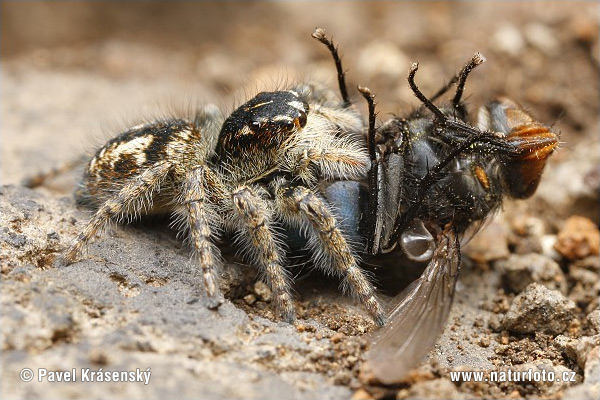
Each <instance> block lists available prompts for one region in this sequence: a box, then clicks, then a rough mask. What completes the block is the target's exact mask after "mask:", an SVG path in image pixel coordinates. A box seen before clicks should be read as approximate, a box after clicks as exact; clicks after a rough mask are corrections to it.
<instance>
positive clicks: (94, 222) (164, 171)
mask: <svg viewBox="0 0 600 400" xmlns="http://www.w3.org/2000/svg"><path fill="white" fill-rule="evenodd" d="M172 167H173V166H172V165H171V164H170V163H166V162H161V163H156V164H154V165H153V166H151V167H150V168H148V169H146V170H145V171H144V172H142V173H141V174H139V175H137V176H134V177H133V178H131V179H130V180H129V182H127V183H126V184H125V185H124V186H123V187H122V188H121V190H119V192H118V193H117V194H116V195H115V196H114V197H112V198H110V199H108V200H107V201H106V202H104V204H102V206H100V208H99V209H98V211H96V214H94V216H93V217H92V219H91V220H90V222H88V224H87V225H86V226H85V228H84V229H83V231H82V232H81V233H80V234H79V236H77V238H75V240H74V241H73V242H72V243H71V245H70V246H69V248H68V249H67V251H66V252H65V253H64V254H63V255H61V257H60V258H59V259H58V264H59V265H68V264H72V263H74V262H75V261H77V259H78V258H79V256H80V254H81V252H82V251H83V250H84V248H85V246H86V245H87V243H88V242H89V241H90V240H91V239H92V238H93V237H94V235H95V234H96V233H97V232H98V231H99V230H101V229H102V228H104V226H106V224H107V223H108V222H109V221H110V220H111V219H113V218H115V217H117V216H119V215H124V214H128V213H134V214H135V213H136V212H137V209H138V208H140V207H142V206H143V205H144V204H143V202H144V199H146V198H148V199H151V195H152V193H154V192H155V191H157V190H158V189H159V188H160V185H161V183H162V182H163V180H164V179H165V177H166V176H167V175H168V174H169V172H170V171H171V170H172ZM149 208H150V207H149Z"/></svg>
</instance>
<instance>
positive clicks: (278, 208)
mask: <svg viewBox="0 0 600 400" xmlns="http://www.w3.org/2000/svg"><path fill="white" fill-rule="evenodd" d="M313 37H314V38H316V39H317V40H319V41H321V42H322V43H323V44H325V45H326V46H327V47H328V48H329V50H330V52H331V54H332V56H333V58H334V61H335V63H336V66H337V71H338V79H339V83H340V89H341V95H342V100H341V101H339V100H337V101H336V102H331V101H329V100H327V99H328V98H331V95H330V94H329V93H323V92H320V91H312V92H310V91H308V90H307V87H308V86H307V85H298V86H297V87H292V88H290V89H289V90H280V91H274V92H262V93H259V94H258V95H256V96H255V97H254V98H252V99H251V100H249V101H248V102H246V103H245V104H243V105H242V106H240V107H239V108H238V109H236V110H235V111H234V112H233V113H232V114H231V115H229V116H228V117H227V118H226V119H225V120H224V121H223V122H222V124H221V123H220V120H221V119H222V118H221V116H220V114H219V112H218V111H216V110H211V109H205V110H203V111H200V112H198V114H197V115H196V117H195V119H194V120H191V121H190V120H185V119H163V120H157V121H154V122H151V123H148V124H143V125H139V126H135V127H133V128H131V129H129V130H127V131H126V132H124V133H122V134H120V135H119V136H117V137H116V138H114V139H112V140H110V141H109V142H107V143H106V144H105V145H104V146H103V147H102V148H100V150H98V152H97V153H96V154H95V155H94V156H93V157H92V159H91V160H90V161H89V163H88V164H87V167H86V169H85V172H84V177H83V181H82V183H81V186H80V188H79V190H78V191H77V192H76V199H77V201H78V202H79V203H80V204H86V205H88V206H92V207H95V208H97V211H96V213H95V215H94V216H93V218H92V219H91V220H90V221H89V222H88V224H87V225H86V226H85V228H84V229H83V231H82V232H81V233H80V234H79V236H78V237H77V238H75V240H74V241H73V242H72V243H71V245H70V247H69V248H68V249H67V250H66V252H65V253H64V254H63V255H62V257H61V262H62V263H63V264H70V263H73V262H75V261H76V260H77V259H78V258H79V257H80V255H81V253H82V251H83V250H84V249H85V247H86V245H87V243H88V242H89V241H90V240H91V239H92V238H93V237H94V236H95V234H96V233H97V232H98V231H100V230H101V229H102V228H104V227H105V226H106V224H107V223H108V222H109V221H110V220H113V219H116V220H122V219H124V218H133V217H136V216H139V215H141V214H146V213H150V212H156V211H161V212H173V214H174V215H175V218H176V219H177V220H178V221H179V222H180V224H181V226H182V227H183V229H184V230H185V231H186V232H187V237H188V238H189V241H190V243H191V245H192V247H193V249H194V252H195V255H196V258H197V262H198V266H199V268H200V269H201V272H202V277H203V281H204V286H205V288H206V293H207V295H208V298H209V306H210V307H212V308H216V307H218V306H219V305H220V304H221V302H222V301H223V300H222V295H221V293H220V290H219V286H218V282H217V277H218V270H219V265H220V263H221V261H220V252H219V249H218V247H217V246H216V245H215V243H216V242H217V240H218V238H219V237H220V236H221V235H222V234H223V233H225V232H232V233H234V234H236V238H237V239H236V243H237V245H238V246H239V247H240V248H241V250H242V254H243V255H244V257H245V258H246V260H247V261H248V262H249V263H250V264H252V265H254V266H256V267H257V268H258V269H259V270H260V271H261V272H262V273H263V274H264V277H265V279H266V282H267V284H268V285H269V286H270V288H271V289H272V291H273V294H274V296H273V297H274V302H275V305H276V307H277V309H278V311H279V312H280V313H281V314H282V316H283V318H284V319H285V320H286V321H289V322H293V321H294V320H295V310H294V304H293V301H292V297H291V294H290V281H291V278H290V276H289V275H288V273H287V271H286V244H285V242H284V240H283V237H282V235H281V234H280V233H279V232H280V231H281V229H279V228H280V227H284V228H287V229H293V230H298V231H301V232H303V233H305V234H306V235H307V236H308V246H309V248H310V250H311V253H312V254H311V255H312V259H313V261H314V263H315V265H316V266H317V267H318V268H320V269H322V270H323V271H325V272H326V273H327V274H334V275H338V276H340V277H341V278H342V279H343V286H344V288H345V289H347V290H348V291H349V292H350V293H351V294H352V295H354V296H356V297H357V298H358V299H359V300H360V301H361V302H362V303H363V304H364V305H365V307H366V308H367V309H368V311H369V312H370V313H371V314H372V316H373V318H374V319H375V321H376V322H377V323H378V324H380V325H383V323H384V312H383V309H382V307H381V305H380V304H379V301H378V300H377V298H376V296H375V290H374V287H373V285H372V284H371V282H370V281H369V279H367V276H366V274H365V273H364V272H363V270H362V269H361V268H360V266H359V261H358V258H357V255H356V252H355V250H354V249H353V248H352V247H351V246H350V244H349V242H348V239H347V238H346V236H345V234H343V233H342V231H341V230H340V227H339V223H338V220H337V219H336V217H335V215H334V213H333V212H332V210H331V207H330V206H329V205H328V204H327V202H326V201H325V200H324V198H323V196H322V195H321V193H320V192H319V188H318V183H319V182H320V181H323V180H334V179H338V180H346V179H361V178H362V177H364V176H365V174H366V173H367V170H368V169H369V167H370V162H369V156H368V153H367V151H366V148H365V147H364V139H363V138H362V135H363V132H362V129H363V122H362V120H361V117H360V114H359V113H358V112H357V111H356V110H355V109H354V108H353V107H352V106H351V104H350V101H349V98H348V93H347V91H346V86H345V82H344V74H343V71H342V69H341V62H340V59H339V56H338V54H337V49H336V48H335V46H334V45H333V43H332V42H331V41H330V40H329V39H328V38H327V37H326V36H325V34H324V32H323V31H322V30H316V31H315V33H314V34H313Z"/></svg>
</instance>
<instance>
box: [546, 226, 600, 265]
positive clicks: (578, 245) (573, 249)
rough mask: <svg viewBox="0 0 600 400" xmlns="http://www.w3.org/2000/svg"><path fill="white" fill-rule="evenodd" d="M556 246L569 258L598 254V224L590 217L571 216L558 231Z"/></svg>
mask: <svg viewBox="0 0 600 400" xmlns="http://www.w3.org/2000/svg"><path fill="white" fill-rule="evenodd" d="M554 248H555V249H556V250H557V251H558V252H559V253H560V254H562V255H563V256H564V257H566V258H568V259H569V260H579V259H582V258H585V257H587V256H590V255H598V253H599V250H600V231H599V230H598V227H597V226H596V224H594V223H593V222H592V221H591V220H590V219H588V218H585V217H579V216H573V217H570V218H569V219H567V220H566V221H565V225H564V226H563V228H562V229H561V230H560V232H559V233H558V237H557V240H556V244H555V245H554Z"/></svg>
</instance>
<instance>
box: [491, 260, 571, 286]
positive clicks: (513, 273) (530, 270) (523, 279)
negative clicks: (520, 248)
mask: <svg viewBox="0 0 600 400" xmlns="http://www.w3.org/2000/svg"><path fill="white" fill-rule="evenodd" d="M496 266H497V267H498V268H499V269H500V271H501V273H502V279H503V282H504V285H505V286H506V287H507V288H508V289H509V290H510V291H512V292H515V293H520V292H522V291H523V290H524V289H525V288H526V287H527V286H529V285H530V284H531V283H533V282H537V283H540V284H542V285H544V286H546V287H547V288H548V289H552V290H558V291H560V292H561V293H563V294H566V293H567V280H566V278H565V275H564V273H563V272H562V270H561V269H560V266H559V265H558V264H557V263H556V262H555V261H554V260H552V259H551V258H548V257H546V256H543V255H541V254H536V253H531V254H525V255H511V256H510V257H509V258H508V259H506V260H502V261H499V262H498V263H497V264H496Z"/></svg>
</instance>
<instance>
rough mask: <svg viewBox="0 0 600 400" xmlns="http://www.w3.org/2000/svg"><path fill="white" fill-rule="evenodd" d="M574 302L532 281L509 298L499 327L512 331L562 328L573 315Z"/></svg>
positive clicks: (549, 331)
mask: <svg viewBox="0 0 600 400" xmlns="http://www.w3.org/2000/svg"><path fill="white" fill-rule="evenodd" d="M575 308H576V306H575V303H573V302H572V301H571V300H569V299H567V298H566V297H565V296H563V295H562V294H561V293H560V292H559V291H557V290H550V289H548V288H547V287H545V286H543V285H540V284H538V283H532V284H530V285H529V286H527V288H525V290H524V291H523V292H521V293H520V294H519V295H518V296H517V297H515V299H514V300H513V302H512V304H511V305H510V308H509V310H508V312H507V313H506V315H505V316H504V318H503V319H502V326H503V327H504V328H505V329H507V330H509V331H511V332H516V333H535V332H546V333H550V334H559V333H562V332H564V331H565V329H567V327H568V326H569V323H570V322H571V320H572V319H573V317H574V312H575Z"/></svg>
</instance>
